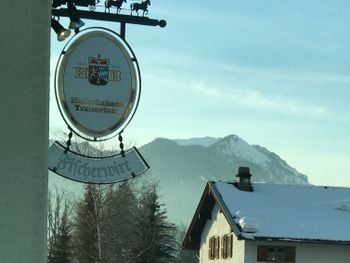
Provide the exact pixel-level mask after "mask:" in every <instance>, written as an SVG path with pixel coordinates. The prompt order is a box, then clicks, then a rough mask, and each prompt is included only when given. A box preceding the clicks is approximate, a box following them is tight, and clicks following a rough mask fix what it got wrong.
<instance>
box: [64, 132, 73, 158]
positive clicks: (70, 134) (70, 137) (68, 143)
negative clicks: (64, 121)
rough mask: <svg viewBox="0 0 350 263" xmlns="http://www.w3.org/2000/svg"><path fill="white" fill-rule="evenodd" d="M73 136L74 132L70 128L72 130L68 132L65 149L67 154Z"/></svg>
mask: <svg viewBox="0 0 350 263" xmlns="http://www.w3.org/2000/svg"><path fill="white" fill-rule="evenodd" d="M72 137H73V132H72V130H70V132H69V134H68V141H67V147H66V149H64V153H65V154H66V153H67V152H68V151H69V147H70V145H71V144H72V141H71V139H72Z"/></svg>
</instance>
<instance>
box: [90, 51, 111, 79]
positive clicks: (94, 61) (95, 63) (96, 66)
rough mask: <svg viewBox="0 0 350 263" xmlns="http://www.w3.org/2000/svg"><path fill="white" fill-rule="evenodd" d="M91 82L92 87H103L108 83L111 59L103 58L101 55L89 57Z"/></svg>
mask: <svg viewBox="0 0 350 263" xmlns="http://www.w3.org/2000/svg"><path fill="white" fill-rule="evenodd" d="M88 61H89V82H90V83H91V84H92V85H97V86H103V85H106V84H107V83H108V74H109V62H110V61H109V59H108V58H101V54H98V55H97V58H95V57H89V59H88Z"/></svg>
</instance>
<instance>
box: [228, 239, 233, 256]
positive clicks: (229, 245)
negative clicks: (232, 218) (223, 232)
mask: <svg viewBox="0 0 350 263" xmlns="http://www.w3.org/2000/svg"><path fill="white" fill-rule="evenodd" d="M232 241H233V235H232V234H231V235H229V236H228V239H227V256H228V257H230V258H232Z"/></svg>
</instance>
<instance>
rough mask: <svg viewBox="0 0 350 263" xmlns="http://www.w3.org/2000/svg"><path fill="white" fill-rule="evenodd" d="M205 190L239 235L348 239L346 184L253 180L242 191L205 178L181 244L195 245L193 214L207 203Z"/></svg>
mask: <svg viewBox="0 0 350 263" xmlns="http://www.w3.org/2000/svg"><path fill="white" fill-rule="evenodd" d="M208 195H209V196H212V198H211V199H212V200H213V201H214V202H216V204H218V205H219V207H220V209H221V210H222V211H223V213H224V215H225V217H226V219H227V221H228V223H229V224H230V225H231V228H232V231H233V232H234V233H235V235H236V236H237V237H238V238H239V239H253V240H268V241H273V240H279V241H294V242H311V243H337V244H347V245H349V244H350V231H349V229H350V188H341V187H321V186H311V185H278V184H264V183H253V192H245V191H241V190H239V189H238V188H237V187H236V186H235V185H234V184H233V183H230V182H222V181H218V182H208V184H207V186H206V188H205V190H204V192H203V195H202V198H201V202H202V203H200V204H199V206H198V208H197V211H196V214H195V216H194V218H193V220H192V222H191V225H190V227H189V230H188V232H187V234H186V237H185V240H184V243H183V245H184V246H185V247H188V248H198V247H199V243H198V242H193V241H190V237H194V236H197V235H198V233H199V232H201V231H202V230H203V228H204V224H203V222H201V224H198V222H199V221H198V215H200V214H201V213H203V211H205V210H206V209H208V205H206V206H204V204H203V202H204V200H205V199H208V197H207V196H208ZM209 207H211V208H212V207H213V205H211V206H209ZM207 219H208V218H207ZM199 237H200V234H199ZM192 239H193V240H196V238H192ZM197 239H198V237H197Z"/></svg>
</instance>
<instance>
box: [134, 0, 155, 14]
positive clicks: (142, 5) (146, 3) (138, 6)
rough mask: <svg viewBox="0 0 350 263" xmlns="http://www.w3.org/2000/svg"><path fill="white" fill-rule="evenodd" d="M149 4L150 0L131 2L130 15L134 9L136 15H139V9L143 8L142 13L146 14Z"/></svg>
mask: <svg viewBox="0 0 350 263" xmlns="http://www.w3.org/2000/svg"><path fill="white" fill-rule="evenodd" d="M149 5H151V1H150V0H145V1H142V2H141V3H133V4H131V5H130V9H131V15H132V12H133V11H136V13H137V15H139V10H143V15H142V16H145V14H146V15H147V14H148V9H147V8H148V6H149Z"/></svg>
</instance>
